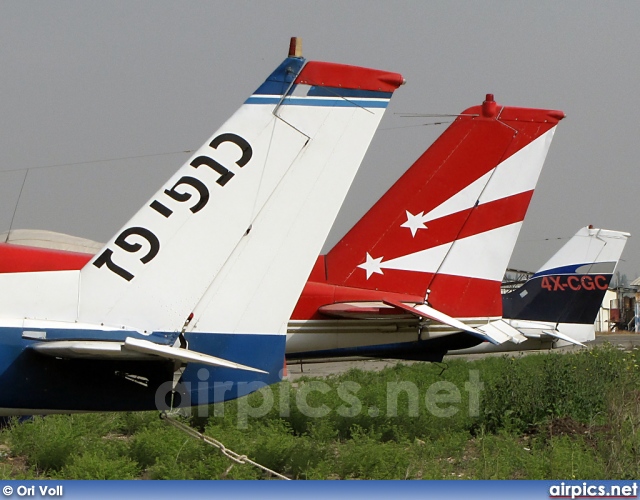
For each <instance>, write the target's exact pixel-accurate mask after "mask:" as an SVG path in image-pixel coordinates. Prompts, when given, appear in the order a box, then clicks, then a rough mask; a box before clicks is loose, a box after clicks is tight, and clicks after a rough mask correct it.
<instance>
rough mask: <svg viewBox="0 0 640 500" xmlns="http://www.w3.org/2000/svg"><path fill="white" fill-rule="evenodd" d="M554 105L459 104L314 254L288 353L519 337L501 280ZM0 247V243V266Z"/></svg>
mask: <svg viewBox="0 0 640 500" xmlns="http://www.w3.org/2000/svg"><path fill="white" fill-rule="evenodd" d="M563 116H564V115H563V113H562V112H560V111H550V110H541V109H525V108H514V107H503V106H498V105H497V104H496V103H495V101H494V100H493V97H492V96H487V100H486V101H485V102H484V103H483V104H482V106H476V107H473V108H470V109H468V110H466V111H464V112H463V113H462V114H461V115H460V116H459V117H458V118H457V119H456V121H455V122H454V123H453V124H452V125H451V126H450V127H449V128H448V129H447V130H446V131H445V132H444V133H443V134H442V136H441V137H440V138H439V139H438V140H437V141H436V142H435V143H434V144H433V145H432V146H431V147H430V148H429V149H428V150H427V152H425V153H424V155H423V156H422V157H421V158H420V159H419V160H418V161H417V162H416V163H415V164H414V165H413V166H412V167H411V168H410V169H409V170H408V171H407V173H406V174H405V175H404V176H403V177H402V178H401V179H400V180H399V181H398V182H397V183H396V184H395V185H394V186H393V187H392V188H391V189H390V190H389V191H388V192H387V193H386V194H385V195H384V196H383V197H382V198H381V200H380V201H379V202H378V203H377V204H376V205H374V207H373V208H372V209H371V210H370V211H369V212H368V213H367V214H366V215H365V216H364V217H363V218H362V219H361V220H360V221H359V222H358V224H356V226H355V227H354V228H353V229H352V230H351V231H350V232H349V233H348V234H347V235H346V236H345V237H344V238H343V239H342V240H341V241H340V242H339V243H338V244H337V245H336V247H335V248H334V249H332V250H331V251H330V252H329V253H328V254H327V255H326V256H320V257H319V258H318V260H317V261H316V265H315V267H314V269H313V271H312V273H311V276H310V277H309V280H308V282H307V284H306V286H305V288H304V290H303V292H302V295H301V297H300V300H299V301H298V304H297V306H296V309H295V310H294V312H293V315H292V318H291V320H290V321H289V329H288V331H289V334H290V335H289V336H288V339H287V358H288V359H289V360H295V359H311V358H327V357H338V356H340V357H342V356H370V357H387V358H390V357H396V358H402V359H422V360H429V361H438V360H441V359H442V357H443V356H444V355H445V354H446V353H447V352H448V351H452V350H456V349H458V350H459V349H463V348H467V347H471V346H476V345H478V344H481V345H484V344H486V343H491V344H499V346H498V347H497V348H501V347H502V348H503V349H508V348H509V347H507V346H510V345H512V344H519V343H522V342H525V341H526V340H527V339H526V337H525V336H524V335H523V334H522V333H521V332H520V331H518V330H517V329H516V328H514V327H513V326H511V325H509V324H508V323H507V322H505V321H503V320H502V319H501V317H502V297H501V293H500V284H501V281H502V276H503V275H504V271H505V269H506V267H507V264H508V261H509V258H510V256H511V253H512V251H513V248H514V246H515V242H516V239H517V235H518V233H519V230H520V227H521V224H522V220H523V219H524V216H525V213H526V210H527V208H528V205H529V201H530V199H531V196H532V195H533V189H534V188H535V185H536V183H537V179H538V176H539V173H540V170H541V168H542V165H543V163H544V159H545V157H546V154H547V151H548V148H549V146H550V143H551V139H552V137H553V134H554V132H555V127H556V125H557V123H558V121H559V120H561V119H562V118H563ZM46 246H51V245H49V244H47V245H46ZM7 250H8V249H6V248H5V247H3V246H0V266H1V265H2V258H1V257H2V253H3V252H4V251H7ZM13 252H15V253H16V254H17V255H18V259H22V260H15V261H14V262H13V264H11V266H13V267H14V268H15V267H16V266H21V265H23V266H24V267H25V269H24V270H25V271H28V270H29V268H30V267H33V266H34V265H35V264H34V262H35V261H36V260H37V259H38V258H40V261H39V262H40V264H42V265H44V266H49V267H50V266H54V265H69V266H74V265H77V264H76V263H74V259H77V260H78V262H80V265H82V264H83V263H84V262H85V261H86V259H87V258H88V257H87V256H86V255H84V256H83V255H82V254H76V255H74V254H68V253H64V252H56V251H52V250H42V249H33V248H32V249H29V252H33V253H34V254H33V255H28V254H27V253H26V250H25V249H24V248H22V249H18V250H15V249H14V250H13ZM374 252H376V253H375V254H374V255H380V256H381V257H377V258H373V257H372V256H371V254H372V253H374ZM383 256H385V257H386V256H390V257H391V258H385V257H383ZM83 259H85V260H83ZM72 268H73V267H72ZM10 270H11V269H7V268H2V267H0V271H4V272H7V271H10ZM548 329H550V330H553V329H552V328H548ZM483 341H484V342H483ZM487 341H488V342H487Z"/></svg>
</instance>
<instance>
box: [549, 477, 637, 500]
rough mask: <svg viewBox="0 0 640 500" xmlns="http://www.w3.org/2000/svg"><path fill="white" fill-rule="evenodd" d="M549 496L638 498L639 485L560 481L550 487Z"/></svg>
mask: <svg viewBox="0 0 640 500" xmlns="http://www.w3.org/2000/svg"><path fill="white" fill-rule="evenodd" d="M549 498H572V499H573V498H638V485H637V484H636V483H632V484H625V485H618V484H612V485H610V486H607V485H604V484H589V483H587V482H586V481H585V482H583V483H582V484H565V483H560V484H558V485H556V484H554V485H553V486H551V487H550V488H549Z"/></svg>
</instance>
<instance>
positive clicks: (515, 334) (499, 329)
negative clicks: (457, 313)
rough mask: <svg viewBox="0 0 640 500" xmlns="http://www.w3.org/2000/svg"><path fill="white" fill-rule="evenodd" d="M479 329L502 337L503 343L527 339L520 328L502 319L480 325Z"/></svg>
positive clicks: (518, 342)
mask: <svg viewBox="0 0 640 500" xmlns="http://www.w3.org/2000/svg"><path fill="white" fill-rule="evenodd" d="M478 330H480V331H482V332H484V333H486V334H487V335H490V336H491V335H493V336H495V337H496V338H498V339H502V341H501V342H500V343H501V344H502V343H503V342H506V341H511V342H513V343H514V344H520V343H521V342H524V341H525V340H527V337H525V336H524V335H523V334H522V333H521V332H520V331H519V330H517V329H516V328H514V327H513V326H511V325H510V324H509V323H507V322H506V321H504V320H502V319H499V320H496V321H492V322H491V323H487V324H486V325H482V326H480V327H478Z"/></svg>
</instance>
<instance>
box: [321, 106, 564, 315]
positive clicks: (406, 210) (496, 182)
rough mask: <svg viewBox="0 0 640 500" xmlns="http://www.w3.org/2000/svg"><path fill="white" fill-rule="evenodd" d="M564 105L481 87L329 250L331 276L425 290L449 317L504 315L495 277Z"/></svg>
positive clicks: (362, 284) (335, 280) (391, 288)
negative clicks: (479, 96) (530, 101)
mask: <svg viewBox="0 0 640 500" xmlns="http://www.w3.org/2000/svg"><path fill="white" fill-rule="evenodd" d="M563 117H564V114H563V113H562V112H561V111H553V110H544V109H527V108H517V107H508V106H501V105H498V104H497V103H496V102H495V101H494V100H493V96H492V95H487V98H486V100H485V101H484V103H483V104H482V105H481V106H475V107H472V108H469V109H467V110H465V111H463V112H462V113H461V114H460V115H459V116H458V117H457V118H456V119H455V121H454V122H453V123H452V124H451V125H450V126H449V127H448V128H447V129H446V130H445V131H444V133H443V134H442V135H441V136H440V137H439V138H438V139H437V140H436V141H435V142H434V143H433V145H432V146H431V147H430V148H429V149H428V150H427V151H426V152H425V153H424V154H423V155H422V156H421V157H420V158H419V159H418V160H417V161H416V162H415V163H414V164H413V166H411V168H409V170H407V172H406V173H405V174H404V175H403V176H402V177H401V178H400V179H399V180H398V181H397V182H396V183H395V184H394V185H393V186H392V187H391V188H390V189H389V190H388V191H387V192H386V193H385V194H384V196H382V198H380V200H379V201H378V202H377V203H376V204H375V205H374V206H373V207H372V208H371V209H370V210H369V211H368V212H367V213H366V214H365V215H364V216H363V217H362V218H361V219H360V221H358V223H357V224H356V225H355V226H354V227H353V228H352V229H351V230H350V231H349V232H348V233H347V234H346V235H345V236H344V238H342V240H340V241H339V242H338V243H337V244H336V245H335V247H334V248H332V249H331V251H329V252H328V254H327V255H326V276H327V281H328V282H329V283H331V284H335V285H341V286H349V287H355V288H364V289H374V290H382V291H387V292H394V293H404V294H410V295H414V296H421V297H425V299H426V300H427V302H428V304H429V305H430V306H431V307H433V308H435V309H437V310H438V311H441V312H442V313H444V314H447V315H449V316H452V317H478V316H482V317H485V316H497V317H499V316H501V312H502V306H501V299H500V284H501V281H502V277H503V275H504V272H505V270H506V267H507V265H508V262H509V259H510V256H511V253H512V251H513V248H514V246H515V242H516V239H517V236H518V233H519V231H520V227H521V225H522V221H523V219H524V216H525V213H526V211H527V208H528V206H529V202H530V200H531V197H532V195H533V191H534V188H535V186H536V183H537V181H538V176H539V174H540V171H541V168H542V165H543V163H544V160H545V157H546V154H547V151H548V149H549V146H550V144H551V140H552V138H553V134H554V132H555V129H556V125H557V124H558V122H559V121H560V120H561V119H562V118H563Z"/></svg>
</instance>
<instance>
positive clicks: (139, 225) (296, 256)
mask: <svg viewBox="0 0 640 500" xmlns="http://www.w3.org/2000/svg"><path fill="white" fill-rule="evenodd" d="M296 50H297V49H296V48H295V47H294V48H293V49H292V51H291V52H290V55H289V57H287V58H286V59H285V60H284V62H283V63H282V64H280V65H279V66H278V68H277V69H276V70H275V71H274V72H273V73H272V74H271V75H270V76H269V77H268V78H267V79H266V80H265V82H264V83H263V84H262V85H261V86H260V87H259V88H258V89H257V90H256V91H255V92H254V93H253V94H252V95H251V96H250V97H249V98H248V99H247V100H246V101H245V102H244V104H243V105H242V106H241V107H240V109H239V110H238V111H237V112H236V113H235V114H234V115H233V116H232V117H231V118H230V119H229V120H228V121H227V122H226V123H224V125H222V127H221V128H220V129H219V130H218V131H217V132H216V133H215V134H214V135H213V136H212V137H211V138H210V139H209V140H207V141H206V142H205V144H204V145H203V146H202V147H201V148H200V149H198V150H197V151H196V152H195V153H194V154H193V156H192V157H191V158H190V159H189V160H188V161H187V162H186V163H185V164H184V165H183V166H182V167H181V168H180V169H179V170H178V171H177V172H176V173H175V174H174V175H173V176H172V177H171V178H170V179H169V181H168V182H167V183H166V184H165V185H164V186H162V187H161V188H160V190H159V191H158V192H157V193H156V194H155V195H154V196H153V197H152V198H151V199H150V200H149V201H148V202H147V203H146V204H145V205H144V206H143V207H142V209H141V210H140V211H139V212H138V213H137V214H136V215H134V216H133V218H132V219H131V220H130V221H129V222H128V223H127V224H125V226H124V227H123V228H122V229H121V230H120V231H119V232H118V233H117V234H116V235H115V236H114V237H113V238H112V239H111V240H110V241H109V242H108V243H107V244H106V246H105V247H104V248H103V249H102V250H101V251H99V252H98V253H97V255H96V257H95V258H93V259H92V260H91V261H90V262H89V263H88V264H87V265H86V266H85V267H83V268H82V270H81V271H80V292H79V297H80V298H79V307H78V320H79V321H82V322H88V323H95V322H98V323H103V324H105V325H110V326H113V327H119V328H120V327H121V328H134V329H141V328H143V327H144V329H145V330H149V329H150V330H153V331H176V330H178V331H179V330H181V329H182V328H183V326H185V325H186V324H185V320H186V319H187V318H188V317H190V314H191V313H192V312H193V313H195V317H194V320H193V322H191V323H190V327H193V326H194V325H196V324H198V325H199V328H202V329H206V330H207V331H224V332H227V333H233V332H236V331H243V332H249V333H252V332H270V333H278V332H284V331H285V328H286V320H287V319H288V317H289V314H290V313H291V310H293V306H294V305H295V300H296V298H297V296H298V295H299V293H300V291H301V289H302V287H303V285H304V282H305V279H306V277H307V275H308V272H309V269H311V267H312V265H313V261H314V260H315V258H316V256H317V255H318V253H319V251H320V248H321V246H322V244H323V242H324V239H325V238H326V235H327V233H328V231H329V229H330V227H331V224H332V223H333V220H334V218H335V215H336V213H337V211H338V210H339V208H340V205H341V203H342V201H343V199H344V197H345V195H346V192H347V190H348V188H349V186H350V183H351V181H352V179H353V177H354V176H355V173H356V171H357V168H358V167H359V165H360V162H361V160H362V158H363V156H364V154H365V152H366V150H367V148H368V146H369V143H370V141H371V139H372V137H373V134H374V132H375V131H376V128H377V126H378V124H379V122H380V119H381V117H382V115H383V113H384V111H385V109H386V107H387V105H388V103H389V100H390V98H391V96H392V94H393V92H394V91H395V89H396V88H397V87H398V86H399V85H401V84H402V83H404V81H403V79H402V76H401V75H399V74H397V73H389V72H385V71H380V70H375V69H369V68H360V67H355V66H346V65H341V64H334V63H325V62H317V61H306V60H305V59H304V58H302V57H300V56H299V53H298V52H296ZM248 312H250V314H247V313H248Z"/></svg>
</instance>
